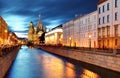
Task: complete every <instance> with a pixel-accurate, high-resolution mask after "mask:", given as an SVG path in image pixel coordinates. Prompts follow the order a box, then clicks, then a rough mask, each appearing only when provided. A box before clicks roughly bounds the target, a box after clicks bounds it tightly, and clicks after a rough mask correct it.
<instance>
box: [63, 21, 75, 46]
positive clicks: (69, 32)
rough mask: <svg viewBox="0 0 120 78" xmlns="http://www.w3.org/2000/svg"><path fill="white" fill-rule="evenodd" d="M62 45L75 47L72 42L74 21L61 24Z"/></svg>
mask: <svg viewBox="0 0 120 78" xmlns="http://www.w3.org/2000/svg"><path fill="white" fill-rule="evenodd" d="M63 45H64V46H72V47H73V46H76V43H75V41H74V21H73V20H71V21H69V22H66V23H64V24H63Z"/></svg>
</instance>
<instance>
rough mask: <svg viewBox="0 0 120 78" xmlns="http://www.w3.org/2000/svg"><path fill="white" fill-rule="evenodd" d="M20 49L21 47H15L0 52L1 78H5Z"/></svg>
mask: <svg viewBox="0 0 120 78" xmlns="http://www.w3.org/2000/svg"><path fill="white" fill-rule="evenodd" d="M19 49H20V46H14V47H9V48H5V49H1V50H0V78H4V76H5V74H6V72H7V71H8V69H9V68H10V66H11V64H12V62H13V61H14V59H15V57H16V55H17V53H18V51H19Z"/></svg>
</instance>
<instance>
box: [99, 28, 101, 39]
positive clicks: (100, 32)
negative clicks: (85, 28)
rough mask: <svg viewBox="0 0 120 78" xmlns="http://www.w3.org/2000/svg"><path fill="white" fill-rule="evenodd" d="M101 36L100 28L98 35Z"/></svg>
mask: <svg viewBox="0 0 120 78" xmlns="http://www.w3.org/2000/svg"><path fill="white" fill-rule="evenodd" d="M100 36H101V29H100V28H99V29H98V37H100Z"/></svg>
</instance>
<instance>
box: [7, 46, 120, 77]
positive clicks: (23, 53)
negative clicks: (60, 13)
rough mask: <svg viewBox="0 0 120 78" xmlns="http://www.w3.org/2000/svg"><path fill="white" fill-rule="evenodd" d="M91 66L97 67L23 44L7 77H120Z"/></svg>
mask: <svg viewBox="0 0 120 78" xmlns="http://www.w3.org/2000/svg"><path fill="white" fill-rule="evenodd" d="M56 51H57V50H56ZM83 65H84V64H83ZM92 67H93V68H92ZM91 68H92V69H95V68H94V66H90V69H89V65H87V68H85V67H84V66H82V65H81V63H79V62H76V61H73V60H70V59H67V58H63V57H60V56H57V55H54V54H50V53H48V52H46V51H43V50H40V49H36V48H28V47H27V46H23V47H22V48H21V50H20V51H19V53H18V55H17V57H16V59H15V61H14V62H13V65H12V66H11V68H10V70H9V71H8V73H7V75H6V77H5V78H116V77H117V78H120V76H118V75H117V73H113V74H112V73H111V72H110V75H113V77H112V76H105V74H106V73H105V72H106V71H105V72H104V69H103V70H102V69H101V68H98V71H96V70H91ZM99 69H100V73H99ZM96 72H97V73H96ZM101 72H103V73H102V74H103V76H102V75H101ZM108 73H109V71H108ZM108 73H107V74H108ZM115 76H116V77H115Z"/></svg>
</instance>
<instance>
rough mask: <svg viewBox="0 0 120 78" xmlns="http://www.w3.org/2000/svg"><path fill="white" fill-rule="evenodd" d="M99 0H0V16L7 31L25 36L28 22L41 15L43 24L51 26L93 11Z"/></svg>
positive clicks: (36, 20) (35, 19) (35, 21)
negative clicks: (5, 24)
mask: <svg viewBox="0 0 120 78" xmlns="http://www.w3.org/2000/svg"><path fill="white" fill-rule="evenodd" d="M98 1H99V0H0V16H2V17H3V18H4V19H5V21H6V22H7V24H8V28H9V31H12V32H15V33H16V35H17V36H18V37H27V32H28V27H29V22H30V21H33V22H34V25H36V24H37V22H38V15H39V14H40V15H41V20H42V23H43V25H45V26H46V27H47V29H49V28H53V27H55V26H58V25H60V24H63V23H65V22H67V21H69V20H71V19H74V18H75V15H76V14H78V15H81V14H82V15H84V14H88V13H90V12H92V11H95V10H96V8H97V6H96V3H97V2H98Z"/></svg>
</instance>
